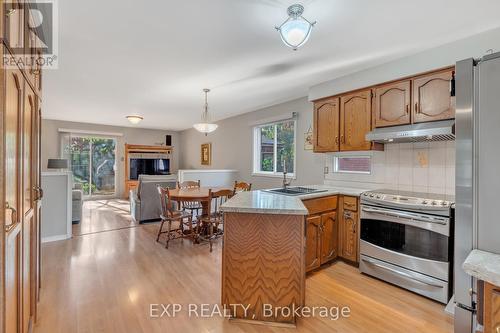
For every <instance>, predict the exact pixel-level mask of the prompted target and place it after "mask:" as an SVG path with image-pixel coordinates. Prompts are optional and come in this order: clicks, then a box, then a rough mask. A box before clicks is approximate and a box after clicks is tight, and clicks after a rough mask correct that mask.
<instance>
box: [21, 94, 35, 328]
mask: <svg viewBox="0 0 500 333" xmlns="http://www.w3.org/2000/svg"><path fill="white" fill-rule="evenodd" d="M36 108H37V106H36V96H35V93H34V92H33V90H32V89H31V87H30V86H29V85H28V84H25V89H24V114H23V130H22V142H23V144H22V147H23V153H22V174H23V177H22V179H23V181H22V184H23V185H22V188H23V192H22V198H23V222H22V233H23V237H22V240H23V248H22V291H23V293H22V295H23V297H22V298H23V307H22V331H23V332H28V331H29V327H30V325H31V324H30V323H31V322H32V316H33V307H34V304H32V301H33V300H34V296H33V293H34V291H35V290H34V289H33V288H32V285H33V282H34V280H35V276H34V275H33V274H34V273H35V270H34V268H33V265H34V260H35V255H36V253H35V246H36V242H35V235H34V227H35V225H34V222H33V219H34V215H35V207H34V203H35V200H34V199H35V197H34V186H33V179H34V177H33V171H34V169H36V162H35V158H36V154H34V151H33V147H34V145H33V140H34V137H35V136H36V134H35V135H34V133H33V130H34V126H33V125H34V123H35V121H34V120H35V119H34V118H35V116H36V113H37V112H36V111H37V109H36ZM34 166H35V168H34Z"/></svg>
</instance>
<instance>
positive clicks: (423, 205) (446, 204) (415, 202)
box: [361, 190, 453, 212]
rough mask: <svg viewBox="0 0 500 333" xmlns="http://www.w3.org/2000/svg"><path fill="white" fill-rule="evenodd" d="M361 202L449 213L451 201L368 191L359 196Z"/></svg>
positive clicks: (391, 191)
mask: <svg viewBox="0 0 500 333" xmlns="http://www.w3.org/2000/svg"><path fill="white" fill-rule="evenodd" d="M361 200H362V202H365V203H370V204H375V205H380V206H391V207H401V208H404V209H410V210H420V209H424V210H431V211H440V210H441V211H445V212H446V211H449V210H450V208H451V206H452V205H453V201H450V200H446V198H443V196H440V195H436V194H423V193H412V192H402V191H393V190H383V191H369V192H365V193H363V194H362V195H361Z"/></svg>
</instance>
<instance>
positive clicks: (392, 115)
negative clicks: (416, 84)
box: [373, 80, 411, 127]
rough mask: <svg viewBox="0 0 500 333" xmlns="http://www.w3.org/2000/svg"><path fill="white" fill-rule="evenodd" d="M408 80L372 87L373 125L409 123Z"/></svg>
mask: <svg viewBox="0 0 500 333" xmlns="http://www.w3.org/2000/svg"><path fill="white" fill-rule="evenodd" d="M410 86H411V85H410V81H409V80H406V81H402V82H395V83H390V84H387V85H383V86H380V87H377V88H375V89H374V98H375V103H374V110H373V111H374V121H375V127H386V126H396V125H407V124H410V122H411V118H410V103H411V97H410V96H411V89H410Z"/></svg>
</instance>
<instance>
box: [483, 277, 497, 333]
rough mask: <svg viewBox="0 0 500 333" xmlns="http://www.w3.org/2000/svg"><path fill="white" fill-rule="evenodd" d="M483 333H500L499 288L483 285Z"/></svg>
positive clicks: (488, 284)
mask: <svg viewBox="0 0 500 333" xmlns="http://www.w3.org/2000/svg"><path fill="white" fill-rule="evenodd" d="M483 309H484V310H483V311H484V313H483V318H484V333H498V332H500V287H497V286H494V285H492V284H490V283H487V282H486V283H484V306H483Z"/></svg>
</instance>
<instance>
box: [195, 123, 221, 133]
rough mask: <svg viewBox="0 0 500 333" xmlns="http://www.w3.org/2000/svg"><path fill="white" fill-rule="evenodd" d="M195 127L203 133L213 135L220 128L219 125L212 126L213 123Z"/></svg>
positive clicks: (199, 124) (200, 124)
mask: <svg viewBox="0 0 500 333" xmlns="http://www.w3.org/2000/svg"><path fill="white" fill-rule="evenodd" d="M193 127H194V128H195V129H196V130H197V131H198V132H201V133H211V132H213V131H215V130H216V129H217V127H219V125H217V124H211V123H198V124H194V125H193Z"/></svg>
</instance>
